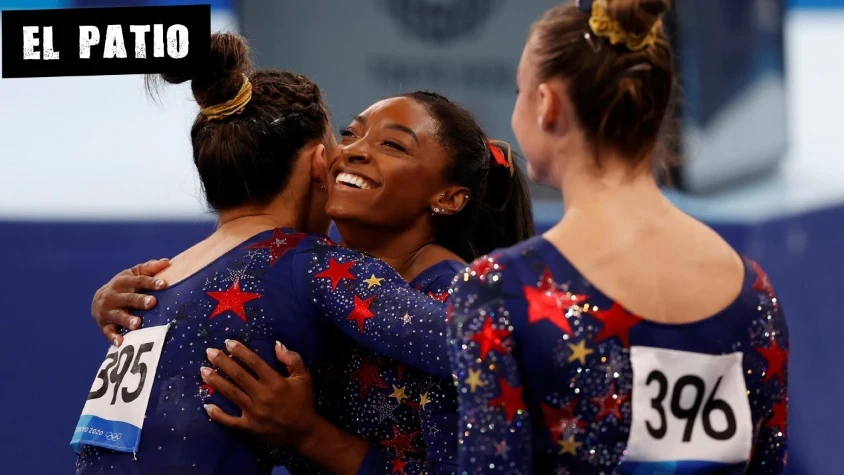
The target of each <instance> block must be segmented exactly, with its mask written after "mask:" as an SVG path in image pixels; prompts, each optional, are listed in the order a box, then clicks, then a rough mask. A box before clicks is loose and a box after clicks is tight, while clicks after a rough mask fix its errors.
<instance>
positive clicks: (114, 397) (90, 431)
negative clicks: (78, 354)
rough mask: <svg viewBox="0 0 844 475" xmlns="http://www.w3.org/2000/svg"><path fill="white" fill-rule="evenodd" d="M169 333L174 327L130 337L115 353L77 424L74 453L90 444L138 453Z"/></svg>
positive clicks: (108, 357) (102, 369) (96, 381)
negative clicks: (152, 387)
mask: <svg viewBox="0 0 844 475" xmlns="http://www.w3.org/2000/svg"><path fill="white" fill-rule="evenodd" d="M167 330H168V326H161V327H152V328H144V329H142V330H136V331H133V332H130V333H128V334H126V336H125V337H124V339H123V346H121V347H120V348H115V347H111V348H110V349H109V352H108V354H107V355H106V358H105V361H103V363H102V364H101V365H100V369H99V371H98V372H97V376H96V378H95V379H94V384H93V385H92V387H91V391H90V392H89V393H88V399H87V401H86V402H85V407H84V408H83V409H82V416H81V417H80V418H79V423H78V424H77V425H76V430H75V431H74V434H73V439H72V440H71V447H73V449H74V450H76V451H77V452H79V451H81V449H82V446H84V445H94V446H99V447H104V448H109V449H112V450H120V451H125V452H134V451H136V450H137V448H138V443H139V441H140V435H141V428H142V427H143V423H144V415H145V414H146V409H147V404H148V402H149V397H150V391H151V386H152V383H153V381H154V380H155V373H156V370H157V368H158V360H159V359H160V357H161V350H162V347H163V346H164V339H165V337H166V335H167Z"/></svg>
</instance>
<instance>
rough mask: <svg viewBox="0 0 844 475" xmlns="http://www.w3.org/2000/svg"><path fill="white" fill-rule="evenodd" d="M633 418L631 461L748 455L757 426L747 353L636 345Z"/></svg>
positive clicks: (723, 459) (736, 458)
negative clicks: (745, 360) (748, 381)
mask: <svg viewBox="0 0 844 475" xmlns="http://www.w3.org/2000/svg"><path fill="white" fill-rule="evenodd" d="M630 360H631V363H632V366H633V399H632V400H633V421H632V424H631V428H630V438H629V440H628V444H627V456H626V457H625V458H626V459H627V460H636V461H654V462H656V461H680V460H698V461H710V462H720V463H728V464H729V463H738V462H743V461H746V460H748V459H749V457H750V450H751V444H752V431H753V426H752V422H751V415H750V404H749V402H748V400H747V389H746V386H745V384H744V375H743V370H742V354H741V353H733V354H728V355H707V354H700V353H690V352H684V351H675V350H666V349H662V348H649V347H640V346H634V347H632V348H631V349H630Z"/></svg>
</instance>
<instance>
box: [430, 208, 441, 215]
mask: <svg viewBox="0 0 844 475" xmlns="http://www.w3.org/2000/svg"><path fill="white" fill-rule="evenodd" d="M438 214H440V209H439V208H434V212H433V213H431V215H432V216H436V215H438Z"/></svg>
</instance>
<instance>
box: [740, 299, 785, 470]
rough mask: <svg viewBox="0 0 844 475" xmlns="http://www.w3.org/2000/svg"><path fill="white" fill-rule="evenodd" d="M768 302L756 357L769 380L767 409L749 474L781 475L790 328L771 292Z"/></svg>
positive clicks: (764, 303) (764, 302)
mask: <svg viewBox="0 0 844 475" xmlns="http://www.w3.org/2000/svg"><path fill="white" fill-rule="evenodd" d="M769 292H770V293H769V294H768V298H763V299H762V305H760V307H759V308H761V309H762V310H763V312H765V313H766V315H765V317H764V318H765V319H766V320H768V324H767V325H766V326H765V331H767V333H765V335H768V336H767V337H766V338H765V340H767V341H766V342H764V343H763V344H762V345H760V346H758V347H757V348H756V353H757V354H755V355H754V357H756V358H762V361H764V365H765V366H766V372H768V373H770V374H771V377H770V379H767V380H766V381H765V380H764V379H763V382H762V385H761V391H762V393H763V395H764V400H765V405H764V412H763V416H762V419H763V420H764V423H763V424H762V425H761V427H759V430H758V434H757V436H756V443H755V444H754V448H753V455H752V457H751V461H750V466H749V467H748V470H747V473H758V474H780V473H783V472H785V466H786V461H787V460H788V457H787V449H788V438H787V430H788V427H787V426H788V359H789V336H788V325H787V324H786V320H785V315H784V314H783V312H782V308H781V307H780V304H779V302H778V300H777V298H776V295H775V294H774V293H773V290H772V289H770V290H769Z"/></svg>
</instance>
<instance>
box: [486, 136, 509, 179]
mask: <svg viewBox="0 0 844 475" xmlns="http://www.w3.org/2000/svg"><path fill="white" fill-rule="evenodd" d="M499 142H500V143H503V144H506V145H507V156H504V149H503V148H501V146H500V145H498V143H499ZM486 143H487V145H489V150H490V152H492V158H493V160H495V163H496V164H497V165H499V166H502V167H504V168H509V169H510V175H512V174H513V173H514V172H515V170H514V169H513V155H512V152H511V151H510V144H508V143H507V142H502V141H500V140H495V141H493V140H487V142H486Z"/></svg>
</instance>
